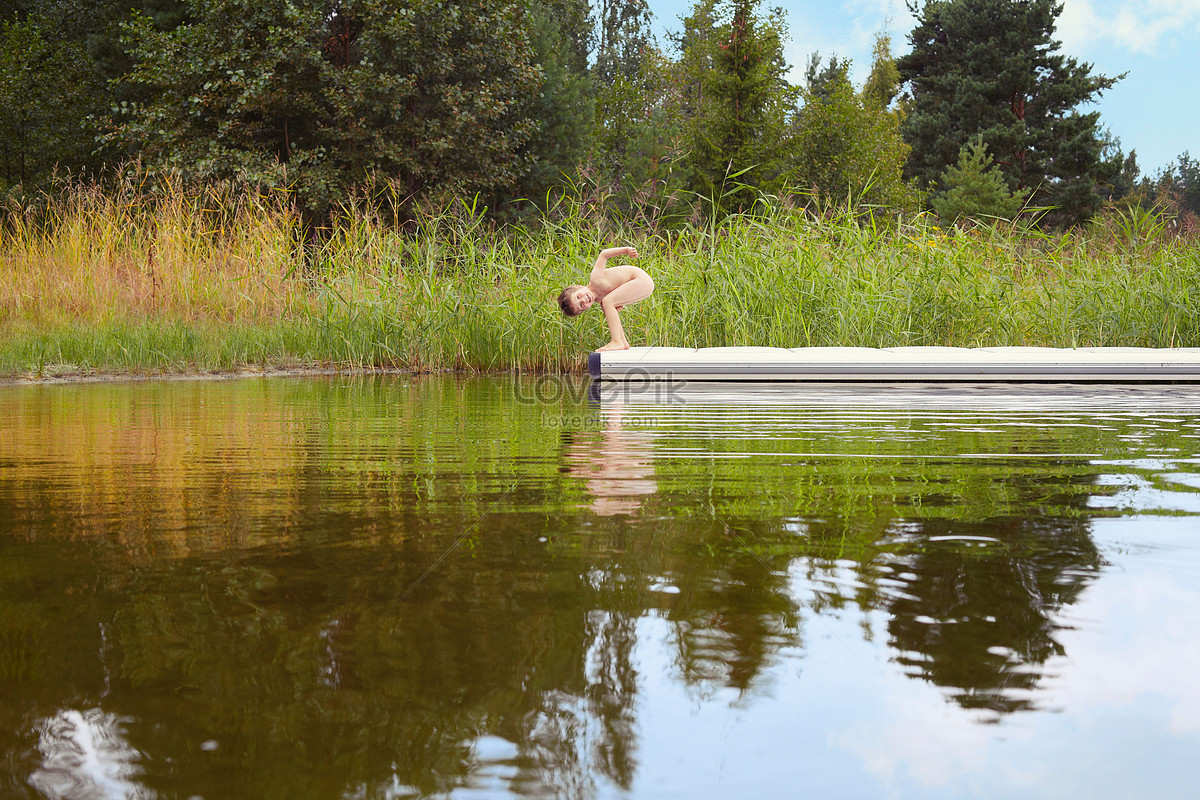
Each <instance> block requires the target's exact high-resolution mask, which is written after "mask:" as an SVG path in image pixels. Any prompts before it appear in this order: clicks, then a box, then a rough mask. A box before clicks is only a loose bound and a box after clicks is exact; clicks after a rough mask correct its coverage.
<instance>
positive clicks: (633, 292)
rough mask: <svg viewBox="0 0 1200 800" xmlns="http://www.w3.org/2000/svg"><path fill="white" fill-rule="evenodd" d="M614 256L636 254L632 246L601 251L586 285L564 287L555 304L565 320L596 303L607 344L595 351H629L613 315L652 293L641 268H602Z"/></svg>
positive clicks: (619, 322)
mask: <svg viewBox="0 0 1200 800" xmlns="http://www.w3.org/2000/svg"><path fill="white" fill-rule="evenodd" d="M614 256H629V257H630V258H637V257H638V252H637V250H635V249H634V248H632V247H610V248H608V249H607V250H601V251H600V256H599V257H598V258H597V259H596V263H595V264H594V265H593V266H592V274H591V275H589V276H588V285H587V286H568V287H567V288H565V289H563V290H562V294H560V295H559V296H558V305H559V307H560V308H562V311H563V313H564V314H566V315H567V316H568V317H574V316H576V315H578V314H582V313H583V312H584V311H587V310H588V309H589V308H591V307H592V305H593V304H594V303H596V302H597V301H599V303H600V308H601V309H603V310H604V321H605V322H607V323H608V334H609V339H610V341H609V343H608V344H606V345H604V346H603V347H597V348H596V351H597V352H604V351H605V350H628V349H629V340H628V339H626V338H625V329H624V328H622V327H621V317H620V316H619V315H618V314H617V312H618V311H620V310H621V309H622V308H624V307H625V306H627V305H629V304H630V303H636V302H637V301H638V300H645V299H646V298H647V297H649V296H650V293H651V292H653V291H654V281H653V280H652V279H651V278H650V276H649V275H647V274H646V271H645V270H643V269H640V268H638V267H634V266H631V265H628V264H626V265H624V266H620V267H609V268H608V269H605V265H606V264H608V260H609V259H610V258H613V257H614Z"/></svg>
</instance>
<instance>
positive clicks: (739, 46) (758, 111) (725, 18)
mask: <svg viewBox="0 0 1200 800" xmlns="http://www.w3.org/2000/svg"><path fill="white" fill-rule="evenodd" d="M758 5H759V2H758V0H731V1H730V2H728V3H723V4H718V3H716V2H713V0H705V1H704V2H701V3H698V4H697V5H696V6H695V7H694V8H693V12H692V15H691V16H690V17H689V18H688V19H687V20H685V31H684V35H683V38H682V40H681V43H682V45H683V57H682V68H683V71H684V75H685V79H686V81H687V83H688V84H689V86H688V88H687V90H686V93H687V95H688V97H687V100H686V103H687V106H688V107H689V108H688V114H687V115H688V117H689V120H688V123H687V124H688V128H689V135H688V139H689V145H690V153H689V157H688V159H689V162H690V164H691V167H692V171H693V177H694V188H695V189H696V191H698V192H700V193H701V194H702V195H704V196H706V197H710V198H720V197H722V196H727V201H726V202H727V203H728V204H729V205H732V206H744V205H746V204H748V203H749V202H750V201H751V200H752V197H751V196H750V195H749V193H747V192H744V191H733V192H732V193H730V189H729V188H728V185H729V183H730V178H729V176H731V175H737V179H736V180H737V182H738V183H741V184H744V185H747V186H753V187H758V188H760V189H768V190H769V189H773V188H777V187H778V185H779V183H780V181H781V180H782V178H783V177H784V171H785V163H784V158H783V155H784V153H783V145H784V137H785V134H786V130H787V124H786V119H787V115H788V113H789V111H790V110H791V109H792V108H793V107H794V105H795V101H796V97H797V92H796V90H795V89H794V88H793V87H792V86H790V85H789V84H788V82H787V78H786V73H787V62H786V61H785V59H784V57H783V41H784V40H785V38H786V30H787V29H786V25H785V23H784V20H783V18H782V16H781V15H780V13H778V12H777V11H772V12H771V13H769V14H768V15H766V16H763V15H761V14H759V13H758V9H757V6H758Z"/></svg>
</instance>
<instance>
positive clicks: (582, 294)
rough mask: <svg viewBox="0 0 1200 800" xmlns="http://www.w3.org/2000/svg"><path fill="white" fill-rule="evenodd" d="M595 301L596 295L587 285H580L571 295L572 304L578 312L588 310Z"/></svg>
mask: <svg viewBox="0 0 1200 800" xmlns="http://www.w3.org/2000/svg"><path fill="white" fill-rule="evenodd" d="M594 302H596V295H594V294H592V290H591V289H589V288H587V287H586V286H580V287H579V288H578V289H576V290H575V294H573V295H571V306H572V307H573V308H574V310H575V313H576V314H582V313H583V312H584V311H587V310H588V309H589V308H591V307H592V303H594Z"/></svg>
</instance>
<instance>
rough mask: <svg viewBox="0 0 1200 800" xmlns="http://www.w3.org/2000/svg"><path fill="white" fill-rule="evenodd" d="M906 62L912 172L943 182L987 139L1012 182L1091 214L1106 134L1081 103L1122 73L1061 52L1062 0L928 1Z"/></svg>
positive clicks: (1064, 207) (1059, 212)
mask: <svg viewBox="0 0 1200 800" xmlns="http://www.w3.org/2000/svg"><path fill="white" fill-rule="evenodd" d="M909 8H910V10H911V11H912V12H913V13H914V14H915V15H916V16H917V17H918V23H917V26H916V27H915V28H914V29H913V31H912V33H911V34H910V35H909V39H910V41H911V43H912V52H910V53H909V54H908V55H905V56H904V57H902V58H900V59H899V60H898V61H897V64H896V66H897V68H898V69H899V72H900V77H901V80H902V81H904V82H905V83H906V84H907V86H908V91H909V93H910V101H909V113H908V115H907V117H906V118H905V120H904V124H903V126H902V132H903V135H904V138H905V141H907V142H908V143H909V144H910V145H911V146H912V155H911V157H910V159H909V163H908V170H907V174H909V175H911V176H914V177H916V178H917V180H918V181H919V182H920V184H921V185H922V186H931V185H933V184H934V183H935V182H936V181H937V180H938V178H939V176H941V175H942V174H943V172H945V170H946V169H947V167H949V166H950V165H952V164H953V163H955V162H956V161H957V159H958V154H959V151H960V149H961V148H962V147H963V146H964V145H966V144H967V143H968V142H969V141H971V140H972V139H973V138H974V137H976V136H980V135H981V136H982V137H983V141H984V142H985V143H986V144H987V146H988V149H989V150H990V151H991V152H992V153H993V154H994V156H995V159H996V164H997V165H998V166H999V167H1000V169H1001V172H1002V173H1003V175H1004V177H1005V180H1006V181H1007V182H1008V185H1009V188H1010V189H1013V190H1016V189H1029V190H1031V191H1032V200H1033V202H1034V203H1035V204H1037V205H1043V206H1053V207H1055V209H1056V211H1055V212H1054V214H1053V216H1052V219H1053V220H1054V221H1057V222H1059V223H1063V224H1073V223H1077V222H1080V221H1083V220H1086V219H1088V218H1089V217H1090V216H1091V215H1092V214H1093V213H1094V212H1095V211H1096V209H1097V208H1099V206H1100V204H1101V201H1102V198H1101V195H1100V194H1099V192H1098V191H1097V184H1098V182H1099V173H1100V171H1101V157H1100V153H1101V148H1102V145H1103V143H1102V140H1101V136H1100V133H1099V130H1098V121H1099V114H1098V113H1095V112H1093V113H1086V114H1084V113H1080V112H1079V111H1077V110H1076V108H1077V107H1078V106H1079V105H1081V104H1084V103H1087V102H1091V101H1093V100H1094V99H1095V98H1096V97H1098V96H1099V95H1100V93H1102V92H1103V91H1104V90H1105V89H1108V88H1110V87H1111V86H1112V85H1113V84H1114V83H1116V81H1117V80H1120V77H1122V76H1118V77H1117V78H1107V77H1104V76H1097V75H1092V74H1091V66H1090V65H1089V64H1081V63H1079V62H1077V61H1076V60H1075V59H1073V58H1068V57H1066V56H1063V55H1061V54H1060V53H1058V52H1057V51H1058V49H1059V48H1060V47H1061V45H1060V43H1059V42H1057V41H1055V40H1054V38H1053V37H1054V26H1055V19H1056V18H1057V17H1058V14H1059V13H1060V12H1061V11H1062V5H1061V3H1059V2H1056V1H1055V0H926V1H925V2H923V3H922V4H921V5H920V7H919V8H918V7H917V0H909Z"/></svg>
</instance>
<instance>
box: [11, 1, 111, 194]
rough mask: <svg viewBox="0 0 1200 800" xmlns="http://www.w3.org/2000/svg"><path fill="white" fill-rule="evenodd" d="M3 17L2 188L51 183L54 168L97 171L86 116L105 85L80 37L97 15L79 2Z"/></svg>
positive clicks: (84, 173)
mask: <svg viewBox="0 0 1200 800" xmlns="http://www.w3.org/2000/svg"><path fill="white" fill-rule="evenodd" d="M24 11H25V13H22V14H18V13H13V14H12V15H11V16H10V17H9V18H8V19H3V20H0V108H2V109H3V110H4V111H3V113H2V114H0V193H3V192H5V191H7V190H10V189H15V188H16V187H18V186H19V187H20V190H21V191H22V192H24V193H25V194H26V195H32V194H35V193H36V192H37V191H40V190H45V189H48V188H50V185H51V182H52V179H53V177H54V175H55V174H56V173H57V174H59V175H60V176H61V175H65V174H70V175H74V176H79V177H88V176H90V175H94V174H95V173H96V171H97V170H98V168H99V166H100V160H99V158H98V157H97V156H96V155H95V154H94V152H93V151H94V150H95V143H94V141H93V140H94V136H95V132H94V128H93V126H92V122H91V120H92V119H93V118H94V117H95V116H97V115H99V114H100V113H101V112H102V111H103V110H104V105H103V104H104V98H105V92H104V83H103V79H102V77H101V76H100V75H99V74H98V73H97V72H96V71H95V69H94V64H93V62H92V61H91V59H90V58H89V56H88V53H87V48H86V43H85V37H86V33H85V31H86V28H87V26H88V23H89V22H90V21H91V20H92V19H94V15H92V14H90V13H88V12H89V8H88V6H86V5H85V4H83V3H81V2H78V0H74V1H71V0H68V1H66V2H40V3H30V4H29V5H28V7H27V8H26V9H24Z"/></svg>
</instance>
